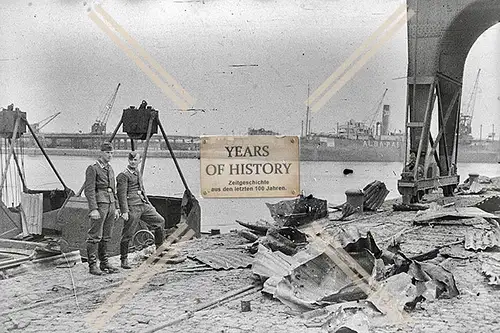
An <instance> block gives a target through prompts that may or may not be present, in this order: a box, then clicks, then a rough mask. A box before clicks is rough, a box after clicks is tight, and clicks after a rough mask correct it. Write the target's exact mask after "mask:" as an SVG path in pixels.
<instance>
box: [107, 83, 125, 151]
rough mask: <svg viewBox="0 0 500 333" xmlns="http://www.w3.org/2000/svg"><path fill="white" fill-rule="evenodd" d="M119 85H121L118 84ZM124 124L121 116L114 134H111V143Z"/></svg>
mask: <svg viewBox="0 0 500 333" xmlns="http://www.w3.org/2000/svg"><path fill="white" fill-rule="evenodd" d="M118 86H119V85H118ZM122 124H123V118H120V121H119V122H118V125H117V126H116V127H115V130H114V131H113V134H111V137H110V138H109V140H108V142H109V143H111V141H113V139H114V138H115V136H116V133H118V130H119V129H120V126H121V125H122Z"/></svg>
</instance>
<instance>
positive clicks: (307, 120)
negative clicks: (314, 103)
mask: <svg viewBox="0 0 500 333" xmlns="http://www.w3.org/2000/svg"><path fill="white" fill-rule="evenodd" d="M310 126H311V125H310V123H309V82H308V83H307V109H306V138H307V137H308V136H309V130H310V128H309V127H310Z"/></svg>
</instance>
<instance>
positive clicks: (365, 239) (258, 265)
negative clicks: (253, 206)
mask: <svg viewBox="0 0 500 333" xmlns="http://www.w3.org/2000/svg"><path fill="white" fill-rule="evenodd" d="M382 184H383V183H382ZM377 187H379V188H380V189H381V190H380V191H379V193H381V194H379V197H382V196H384V197H385V195H386V193H385V191H384V190H383V188H385V186H381V185H380V184H376V183H374V184H372V188H374V189H375V188H377ZM311 203H313V204H311ZM318 203H321V204H320V205H318ZM308 205H311V206H313V207H326V202H325V204H324V205H323V203H322V200H320V199H316V198H313V197H312V196H309V197H307V198H304V197H301V198H299V199H296V200H289V201H280V202H278V203H276V204H267V206H268V208H269V209H270V211H271V216H272V217H273V218H274V222H269V221H264V220H260V221H257V222H254V223H251V222H241V221H238V223H239V224H240V225H242V226H244V227H245V229H243V230H240V231H239V235H240V236H242V237H244V238H245V239H247V240H248V241H250V242H251V245H250V246H249V247H248V249H249V250H250V251H251V252H252V253H253V254H254V259H253V262H252V271H253V273H254V274H255V275H256V276H257V277H258V278H259V279H260V281H261V283H262V285H263V290H262V291H263V293H265V294H267V295H270V296H271V297H273V298H275V299H278V300H280V301H281V302H282V303H284V304H285V305H287V306H288V307H290V308H291V309H293V310H295V311H297V312H299V313H304V312H311V311H318V310H319V309H330V310H329V311H328V313H329V316H326V317H325V318H323V321H322V322H321V325H320V326H322V327H324V328H327V329H328V330H330V331H332V329H333V328H335V329H338V328H340V327H344V326H345V327H349V328H350V329H351V330H353V331H356V330H357V331H358V332H362V331H363V330H364V328H363V327H361V326H363V325H361V326H359V323H363V322H365V321H366V323H368V318H371V319H373V318H372V317H374V316H375V317H377V316H380V317H387V316H389V314H391V313H392V314H394V313H396V314H397V318H400V317H401V316H404V314H405V313H407V312H410V311H412V310H413V309H415V307H416V305H417V304H418V303H419V302H424V301H425V300H435V299H438V298H452V297H455V296H457V295H459V291H458V289H457V286H456V283H455V278H454V276H453V274H452V273H451V272H449V271H448V270H446V269H445V268H443V267H441V266H439V265H436V264H433V263H429V262H423V261H419V260H417V259H420V260H427V259H429V258H428V257H427V256H422V257H421V258H419V257H416V258H409V257H407V256H406V255H405V254H404V253H402V252H401V251H400V250H399V248H398V247H397V246H391V247H390V248H389V249H388V250H384V249H381V248H379V247H378V246H377V244H376V241H375V239H374V237H373V235H372V234H371V233H370V232H369V231H368V232H366V233H364V234H361V233H360V232H359V230H358V229H357V228H356V227H354V226H351V227H346V228H342V227H341V226H333V228H331V226H330V227H329V228H328V231H326V229H321V230H318V228H317V223H316V222H318V221H322V222H325V220H327V219H325V218H323V219H322V218H318V216H324V214H323V213H318V210H316V211H315V210H314V209H312V208H311V209H308V208H307V207H308ZM297 206H299V207H301V208H300V209H301V210H302V211H300V212H299V214H301V215H295V214H297V213H295V212H296V211H297V208H296V207H297ZM360 301H363V303H359V302H360ZM352 302H357V303H356V305H355V306H354V307H353V303H352ZM340 305H345V306H340ZM332 307H333V308H332ZM348 309H349V310H348ZM353 309H355V310H353ZM389 317H390V316H389ZM363 318H364V319H363ZM391 318H392V317H391ZM371 319H370V323H373V322H374V321H373V320H371ZM389 319H390V318H389ZM315 320H316V319H315ZM386 320H388V317H387V318H386ZM311 325H313V324H311ZM314 325H319V324H318V323H317V322H316V323H315V324H314ZM314 325H313V326H314ZM346 325H347V326H346ZM356 325H357V326H356ZM367 325H368V324H367ZM333 331H335V330H333Z"/></svg>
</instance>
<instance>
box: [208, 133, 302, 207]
mask: <svg viewBox="0 0 500 333" xmlns="http://www.w3.org/2000/svg"><path fill="white" fill-rule="evenodd" d="M299 166H300V158H299V138H298V137H297V136H272V135H248V136H202V137H201V138H200V173H201V177H200V188H201V194H202V196H203V197H205V198H256V197H278V198H285V197H295V196H297V195H299V192H300V173H299Z"/></svg>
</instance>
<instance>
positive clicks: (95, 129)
mask: <svg viewBox="0 0 500 333" xmlns="http://www.w3.org/2000/svg"><path fill="white" fill-rule="evenodd" d="M120 85H121V84H120V83H118V86H117V87H116V90H115V92H114V93H113V94H112V95H111V97H110V98H109V99H108V101H107V103H106V105H105V106H104V108H103V109H102V110H101V111H100V112H99V116H98V117H97V119H96V121H95V122H94V124H92V128H91V130H90V133H91V134H98V135H102V134H104V133H106V123H107V122H108V119H109V116H110V114H111V109H112V108H113V104H115V100H116V95H117V94H118V89H119V88H120Z"/></svg>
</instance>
